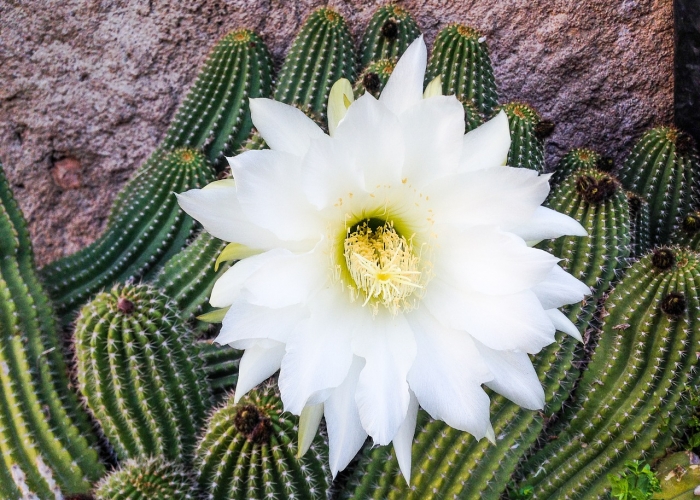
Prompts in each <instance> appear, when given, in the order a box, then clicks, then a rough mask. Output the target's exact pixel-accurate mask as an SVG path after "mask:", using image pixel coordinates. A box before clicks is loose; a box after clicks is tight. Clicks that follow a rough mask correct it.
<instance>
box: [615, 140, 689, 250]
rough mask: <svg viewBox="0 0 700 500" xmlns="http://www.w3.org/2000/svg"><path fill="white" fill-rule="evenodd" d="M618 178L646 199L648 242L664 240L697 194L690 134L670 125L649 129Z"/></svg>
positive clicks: (676, 227)
mask: <svg viewBox="0 0 700 500" xmlns="http://www.w3.org/2000/svg"><path fill="white" fill-rule="evenodd" d="M620 180H621V181H622V183H623V184H624V185H625V187H626V188H627V189H629V190H631V191H634V192H635V193H637V194H639V195H641V196H643V197H644V198H645V199H646V200H647V201H648V202H649V209H650V215H651V218H650V228H649V229H650V233H651V242H652V244H654V245H659V244H663V243H667V242H668V241H669V237H670V235H671V234H672V233H674V232H675V231H677V230H678V227H679V225H680V223H681V220H682V217H683V216H684V215H685V214H687V213H689V212H691V211H693V210H695V209H696V208H697V206H698V202H699V198H700V164H699V163H698V155H697V152H696V149H695V144H694V142H693V140H692V138H691V137H690V136H689V135H688V134H686V133H684V132H681V131H680V130H678V129H676V128H674V127H657V128H654V129H651V130H649V131H648V132H646V133H645V134H644V135H643V136H642V138H641V139H640V140H639V142H637V144H636V145H635V146H634V148H633V149H632V152H631V153H630V155H629V156H628V158H627V160H626V161H625V164H624V166H623V168H622V171H621V173H620Z"/></svg>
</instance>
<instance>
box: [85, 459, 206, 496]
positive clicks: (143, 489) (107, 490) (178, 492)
mask: <svg viewBox="0 0 700 500" xmlns="http://www.w3.org/2000/svg"><path fill="white" fill-rule="evenodd" d="M195 498H197V493H196V490H195V486H194V484H193V482H192V477H191V476H190V474H189V473H187V471H185V469H184V468H182V466H179V465H175V464H173V463H169V462H167V461H165V460H163V459H162V458H145V459H139V460H127V461H126V462H125V463H124V464H122V466H121V468H120V469H119V470H117V471H115V472H113V473H111V474H110V475H109V476H107V477H105V478H104V479H103V480H102V481H100V482H99V484H98V485H97V486H96V488H95V499H96V500H194V499H195Z"/></svg>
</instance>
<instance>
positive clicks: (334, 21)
mask: <svg viewBox="0 0 700 500" xmlns="http://www.w3.org/2000/svg"><path fill="white" fill-rule="evenodd" d="M355 58H356V56H355V50H354V48H353V43H352V38H351V36H350V31H349V30H348V26H347V24H346V23H345V19H343V17H342V16H341V15H340V14H338V13H337V12H336V11H334V10H332V9H329V8H326V7H322V8H320V9H317V10H315V11H314V12H313V13H312V14H311V15H310V16H309V18H308V19H307V20H306V22H305V23H304V25H303V26H302V27H301V29H300V30H299V34H298V35H297V36H296V38H295V39H294V42H293V43H292V47H291V48H290V49H289V53H288V54H287V58H286V59H285V61H284V64H283V65H282V69H281V70H280V74H279V77H278V79H277V86H276V88H275V99H276V100H278V101H281V102H284V103H286V104H292V105H297V106H299V107H300V108H301V109H303V110H305V111H307V110H308V111H312V112H314V113H317V114H319V115H321V119H322V120H323V121H325V118H326V106H327V102H328V94H329V92H330V90H331V86H332V85H333V83H335V81H336V80H338V79H340V78H347V79H348V80H350V81H351V82H353V81H355V76H356V70H355V60H356V59H355Z"/></svg>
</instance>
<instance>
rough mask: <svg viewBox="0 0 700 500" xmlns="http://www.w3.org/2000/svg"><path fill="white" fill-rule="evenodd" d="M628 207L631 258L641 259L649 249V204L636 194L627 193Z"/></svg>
mask: <svg viewBox="0 0 700 500" xmlns="http://www.w3.org/2000/svg"><path fill="white" fill-rule="evenodd" d="M627 201H628V203H629V206H630V236H631V237H632V240H631V242H630V248H631V250H632V257H641V256H642V255H644V254H645V253H647V252H648V251H649V250H650V249H651V241H650V239H651V236H650V234H649V218H650V214H649V203H648V202H647V201H646V200H645V199H644V198H642V197H641V196H639V195H638V194H636V193H633V192H631V191H628V192H627Z"/></svg>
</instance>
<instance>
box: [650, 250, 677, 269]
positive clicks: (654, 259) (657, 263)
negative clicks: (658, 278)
mask: <svg viewBox="0 0 700 500" xmlns="http://www.w3.org/2000/svg"><path fill="white" fill-rule="evenodd" d="M651 263H652V264H653V266H654V267H655V268H656V269H658V270H659V271H665V270H666V269H671V268H672V267H673V266H674V264H675V263H676V256H675V255H674V254H673V252H672V251H671V250H670V249H669V248H657V249H656V250H654V253H653V254H652V256H651Z"/></svg>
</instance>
